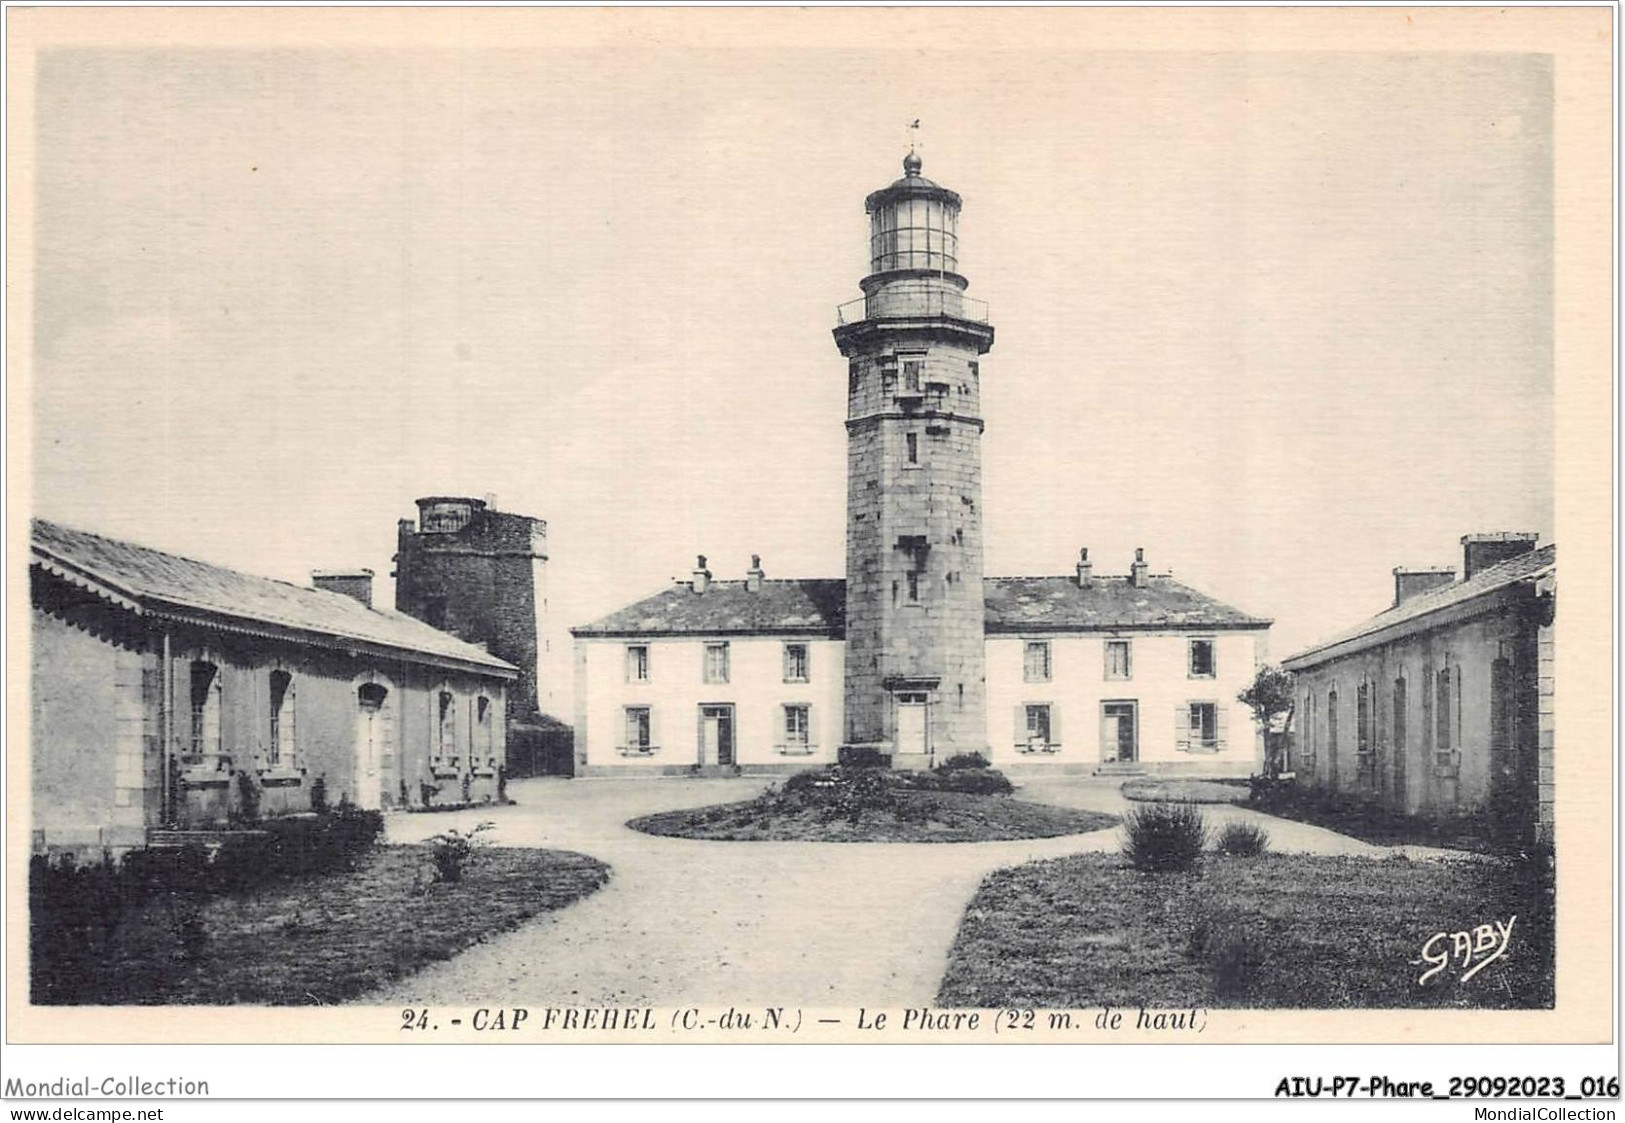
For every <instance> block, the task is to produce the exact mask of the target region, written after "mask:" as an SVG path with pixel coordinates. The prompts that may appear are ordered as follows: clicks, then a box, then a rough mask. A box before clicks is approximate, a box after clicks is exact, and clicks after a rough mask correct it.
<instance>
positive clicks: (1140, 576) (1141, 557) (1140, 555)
mask: <svg viewBox="0 0 1625 1123" xmlns="http://www.w3.org/2000/svg"><path fill="white" fill-rule="evenodd" d="M1149 568H1150V566H1148V565H1146V564H1145V548H1144V547H1143V546H1136V547H1134V564H1133V565H1132V566H1130V567H1129V575H1128V583H1129V584H1130V585H1133V586H1134V587H1135V588H1136V589H1141V588H1144V587H1145V574H1146V570H1147V569H1149Z"/></svg>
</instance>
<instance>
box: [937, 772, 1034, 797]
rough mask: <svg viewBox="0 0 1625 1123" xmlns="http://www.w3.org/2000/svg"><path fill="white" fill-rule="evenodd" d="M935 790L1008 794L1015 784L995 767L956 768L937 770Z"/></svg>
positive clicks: (978, 793) (972, 793) (979, 793)
mask: <svg viewBox="0 0 1625 1123" xmlns="http://www.w3.org/2000/svg"><path fill="white" fill-rule="evenodd" d="M936 781H937V790H938V791H944V792H963V793H965V794H966V795H1009V794H1010V793H1011V792H1013V791H1015V790H1016V789H1015V785H1014V784H1012V783H1010V780H1009V778H1008V777H1006V776H1005V774H1004V773H1003V772H1000V771H999V770H998V769H997V768H969V767H967V768H957V769H954V770H952V771H943V772H939V773H938V774H937V777H936Z"/></svg>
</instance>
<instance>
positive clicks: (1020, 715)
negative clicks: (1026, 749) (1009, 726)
mask: <svg viewBox="0 0 1625 1123" xmlns="http://www.w3.org/2000/svg"><path fill="white" fill-rule="evenodd" d="M1011 741H1012V742H1013V743H1014V744H1016V745H1018V746H1020V745H1025V744H1026V743H1027V707H1026V706H1022V705H1018V706H1016V725H1015V732H1014V733H1013V734H1011Z"/></svg>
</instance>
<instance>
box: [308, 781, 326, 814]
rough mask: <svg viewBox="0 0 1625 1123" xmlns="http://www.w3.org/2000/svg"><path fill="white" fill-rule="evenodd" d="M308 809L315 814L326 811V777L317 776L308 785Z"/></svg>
mask: <svg viewBox="0 0 1625 1123" xmlns="http://www.w3.org/2000/svg"><path fill="white" fill-rule="evenodd" d="M310 809H311V810H312V811H314V812H316V814H318V815H321V814H325V813H326V811H327V777H326V776H318V777H316V779H314V780H312V781H311V784H310Z"/></svg>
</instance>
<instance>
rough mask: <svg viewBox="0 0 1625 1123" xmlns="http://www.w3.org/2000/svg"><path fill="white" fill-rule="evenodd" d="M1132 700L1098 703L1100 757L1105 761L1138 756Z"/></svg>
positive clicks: (1126, 759) (1124, 759) (1134, 707)
mask: <svg viewBox="0 0 1625 1123" xmlns="http://www.w3.org/2000/svg"><path fill="white" fill-rule="evenodd" d="M1135 709H1136V706H1135V704H1134V703H1133V702H1102V703H1101V704H1100V759H1101V760H1102V761H1105V762H1108V763H1110V762H1113V761H1129V760H1135V759H1137V758H1138V756H1139V737H1138V736H1137V734H1136V732H1135V725H1136V722H1135V720H1134V711H1135Z"/></svg>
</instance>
